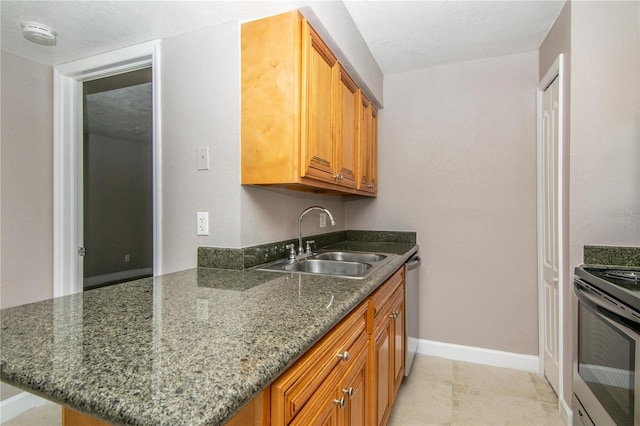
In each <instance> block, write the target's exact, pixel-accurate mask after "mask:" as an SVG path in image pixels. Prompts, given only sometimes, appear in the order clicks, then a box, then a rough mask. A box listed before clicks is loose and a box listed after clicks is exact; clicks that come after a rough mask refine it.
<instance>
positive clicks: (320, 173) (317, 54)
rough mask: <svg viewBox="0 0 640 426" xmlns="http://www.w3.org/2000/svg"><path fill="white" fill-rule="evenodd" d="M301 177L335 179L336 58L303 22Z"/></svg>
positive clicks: (328, 180)
mask: <svg viewBox="0 0 640 426" xmlns="http://www.w3.org/2000/svg"><path fill="white" fill-rule="evenodd" d="M302 56H303V58H302V61H303V70H302V80H301V91H302V103H301V104H302V106H303V108H304V109H305V110H304V111H303V113H302V114H301V118H300V120H301V125H300V131H301V136H302V141H301V142H302V146H301V148H302V152H301V155H302V157H301V158H302V164H301V166H302V169H301V171H300V175H301V176H303V177H308V178H313V179H318V180H322V181H326V182H332V183H333V182H335V179H334V170H335V167H334V164H333V162H334V161H335V151H334V137H335V135H334V132H333V128H334V121H335V117H334V114H335V109H336V108H335V105H334V104H335V93H334V92H335V88H336V87H337V84H336V81H337V77H338V61H337V59H336V57H335V56H334V55H333V54H332V53H331V51H330V50H329V48H328V47H327V46H326V45H325V44H324V42H323V41H322V39H320V36H319V35H318V34H317V33H316V32H315V31H314V29H313V28H311V26H309V25H308V24H306V23H305V29H304V36H303V46H302Z"/></svg>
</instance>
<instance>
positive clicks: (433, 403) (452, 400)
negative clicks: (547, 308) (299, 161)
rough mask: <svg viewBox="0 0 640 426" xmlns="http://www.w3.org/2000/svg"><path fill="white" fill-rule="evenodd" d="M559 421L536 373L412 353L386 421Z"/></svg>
mask: <svg viewBox="0 0 640 426" xmlns="http://www.w3.org/2000/svg"><path fill="white" fill-rule="evenodd" d="M60 417H61V415H60V407H59V406H57V405H54V404H47V405H44V406H42V407H38V408H34V409H33V410H30V411H28V412H26V413H24V414H23V415H21V416H19V417H16V418H15V419H13V420H11V421H9V422H5V423H3V424H2V425H3V426H59V425H60ZM423 425H482V426H485V425H518V426H528V425H531V426H542V425H550V426H556V425H562V420H561V419H560V416H559V415H558V402H557V398H556V395H555V393H554V392H553V390H552V389H551V386H549V383H547V381H546V380H545V379H544V378H542V377H540V376H538V375H537V374H533V373H527V372H524V371H518V370H510V369H506V368H499V367H489V366H486V365H479V364H471V363H468V362H460V361H451V360H448V359H443V358H435V357H429V356H425V355H416V359H415V361H414V364H413V367H412V369H411V375H410V377H409V378H405V380H404V382H403V383H402V385H401V386H400V391H399V394H398V399H397V400H396V404H395V407H394V409H393V411H392V413H391V418H390V420H389V426H423Z"/></svg>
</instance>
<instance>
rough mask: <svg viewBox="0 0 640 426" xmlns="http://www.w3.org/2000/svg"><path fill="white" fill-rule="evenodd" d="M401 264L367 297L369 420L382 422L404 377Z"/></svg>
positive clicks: (402, 281)
mask: <svg viewBox="0 0 640 426" xmlns="http://www.w3.org/2000/svg"><path fill="white" fill-rule="evenodd" d="M404 274H405V272H404V268H402V269H400V270H398V272H396V273H395V274H394V275H393V276H391V278H389V279H388V280H387V281H386V282H385V284H383V285H382V286H381V287H380V288H379V289H378V290H377V292H376V293H374V295H373V296H372V297H371V298H370V309H369V310H370V319H371V323H372V324H373V326H372V328H371V329H370V330H371V339H370V341H369V357H370V360H369V362H370V365H371V366H370V376H371V378H372V385H371V395H370V398H369V404H370V406H369V413H370V416H371V418H372V424H375V425H386V424H387V422H388V420H389V416H390V415H391V410H392V409H393V404H394V402H395V398H396V395H397V393H398V388H399V387H400V384H401V383H402V378H403V377H404V354H405V331H404Z"/></svg>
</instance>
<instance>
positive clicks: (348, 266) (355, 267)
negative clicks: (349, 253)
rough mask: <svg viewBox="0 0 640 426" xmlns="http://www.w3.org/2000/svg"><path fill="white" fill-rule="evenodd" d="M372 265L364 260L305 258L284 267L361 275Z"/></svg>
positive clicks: (320, 272) (303, 270)
mask: <svg viewBox="0 0 640 426" xmlns="http://www.w3.org/2000/svg"><path fill="white" fill-rule="evenodd" d="M369 268H371V265H370V264H368V263H362V262H343V261H338V260H323V259H317V258H316V259H303V260H299V261H297V262H295V263H291V264H289V265H287V266H285V267H284V269H286V270H287V271H294V272H308V273H311V274H325V275H348V276H353V275H360V274H363V273H364V272H366V271H367V270H368V269H369Z"/></svg>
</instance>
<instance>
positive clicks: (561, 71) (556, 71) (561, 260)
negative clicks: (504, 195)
mask: <svg viewBox="0 0 640 426" xmlns="http://www.w3.org/2000/svg"><path fill="white" fill-rule="evenodd" d="M556 78H558V83H559V84H558V104H559V105H558V117H559V120H558V134H559V136H558V146H557V150H558V187H557V191H558V206H557V211H556V214H557V215H558V242H557V247H556V249H557V251H558V273H559V276H558V370H559V371H558V382H559V383H558V399H559V400H560V401H563V394H564V369H565V365H564V353H565V347H564V331H565V324H564V316H565V315H564V310H565V300H564V299H565V297H564V287H565V279H564V276H565V274H564V268H565V263H566V262H565V261H566V259H565V256H564V250H563V247H564V242H565V241H564V240H565V235H564V234H565V226H566V225H565V222H564V209H565V202H566V194H565V193H564V190H563V188H564V180H565V179H566V171H565V170H564V144H565V141H564V128H565V125H567V124H568V123H565V122H564V108H565V102H566V100H565V99H564V89H565V66H564V55H563V54H560V55H558V57H557V58H556V60H555V61H554V62H553V64H552V65H551V66H550V67H549V69H548V70H547V72H546V74H545V75H544V77H543V78H542V79H541V80H540V82H539V84H538V88H537V103H538V105H537V129H538V135H537V197H538V198H537V226H538V231H537V234H538V259H537V270H538V341H539V342H538V350H539V356H538V364H539V366H538V368H539V374H541V375H542V376H544V337H545V335H544V333H545V329H546V328H545V311H544V299H545V295H544V291H545V288H544V277H543V260H542V259H543V247H544V230H543V214H544V212H543V209H542V206H543V183H542V173H543V149H542V110H543V107H542V96H543V94H544V92H545V90H546V89H547V88H548V87H549V86H550V85H551V83H553V81H554V80H555V79H556ZM558 405H559V406H560V409H562V408H563V406H562V404H558Z"/></svg>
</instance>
